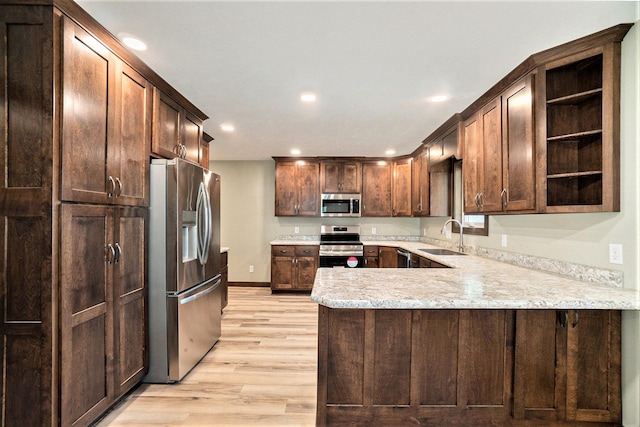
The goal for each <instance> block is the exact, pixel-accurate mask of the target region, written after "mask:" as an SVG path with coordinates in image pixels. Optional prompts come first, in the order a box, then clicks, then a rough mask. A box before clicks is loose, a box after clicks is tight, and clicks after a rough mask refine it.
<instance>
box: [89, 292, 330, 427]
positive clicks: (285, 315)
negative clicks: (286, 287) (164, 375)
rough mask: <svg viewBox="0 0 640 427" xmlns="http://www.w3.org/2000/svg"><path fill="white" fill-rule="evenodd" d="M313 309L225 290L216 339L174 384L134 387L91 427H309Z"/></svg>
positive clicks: (293, 300) (300, 299)
mask: <svg viewBox="0 0 640 427" xmlns="http://www.w3.org/2000/svg"><path fill="white" fill-rule="evenodd" d="M317 313H318V308H317V305H316V304H315V303H313V302H312V301H311V299H310V297H309V294H299V295H298V294H273V295H271V291H270V290H269V288H240V287H231V288H229V305H228V306H227V308H226V309H225V311H224V315H223V317H222V337H221V338H220V341H218V343H217V344H216V345H215V347H214V348H213V350H212V351H210V352H209V353H208V354H207V355H206V356H205V357H204V359H203V360H202V361H201V362H200V363H199V364H198V365H197V366H196V367H195V368H194V369H193V370H192V371H191V372H190V373H189V374H188V375H187V376H186V377H185V378H184V379H183V380H182V381H181V382H180V383H178V384H168V385H164V384H142V385H141V386H139V387H138V388H137V389H135V390H134V391H133V392H132V393H131V394H130V395H128V396H127V397H126V398H125V399H124V400H123V401H121V402H120V403H119V404H118V405H117V406H116V407H115V408H114V409H113V410H112V411H111V412H110V413H109V414H108V415H107V416H106V417H105V418H104V419H103V420H102V421H101V422H100V423H99V424H98V426H132V425H135V426H182V425H189V426H239V425H240V426H254V425H260V426H269V425H270V426H313V425H315V406H316V380H317V378H316V370H317V335H318V318H317Z"/></svg>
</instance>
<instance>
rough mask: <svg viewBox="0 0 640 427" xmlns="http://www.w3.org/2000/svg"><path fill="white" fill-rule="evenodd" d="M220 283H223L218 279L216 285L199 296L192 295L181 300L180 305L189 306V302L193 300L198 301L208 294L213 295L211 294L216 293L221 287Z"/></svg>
mask: <svg viewBox="0 0 640 427" xmlns="http://www.w3.org/2000/svg"><path fill="white" fill-rule="evenodd" d="M220 283H222V280H221V279H218V280H217V281H216V283H214V284H213V286H211V287H209V288H207V289H205V290H204V291H200V292H198V293H197V294H194V295H190V296H188V297H186V298H183V299H181V300H180V304H181V305H182V304H187V303H189V302H191V301H193V300H197V299H198V298H202V297H203V296H205V295H207V294H208V293H211V292H213V291H215V290H216V289H217V288H218V286H220Z"/></svg>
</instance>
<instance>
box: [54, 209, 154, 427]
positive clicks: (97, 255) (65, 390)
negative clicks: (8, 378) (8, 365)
mask: <svg viewBox="0 0 640 427" xmlns="http://www.w3.org/2000/svg"><path fill="white" fill-rule="evenodd" d="M61 218H62V219H61V221H62V230H61V231H62V233H61V245H60V246H61V259H60V309H61V310H60V313H61V322H60V345H61V349H60V351H61V357H62V360H64V361H65V363H63V364H62V365H61V371H60V378H61V380H60V387H61V393H62V395H63V396H73V398H65V399H61V402H60V403H61V408H60V410H61V418H60V421H61V424H63V425H71V424H74V423H79V424H87V423H88V422H89V421H90V420H94V419H95V418H96V417H98V416H99V415H100V414H101V413H102V412H104V411H105V410H106V409H107V408H108V407H109V406H110V405H111V404H113V403H114V402H115V400H116V399H117V398H119V397H120V396H121V395H122V394H123V393H124V392H126V391H128V390H129V389H130V388H131V387H132V386H133V385H135V384H137V382H139V381H140V380H141V379H142V376H143V374H144V369H145V354H146V353H145V347H146V345H145V343H146V333H145V329H146V323H145V291H146V290H145V285H144V284H145V274H146V272H145V240H144V239H145V220H146V209H142V208H111V207H107V206H97V205H71V204H63V205H62V207H61ZM78 260H82V262H78Z"/></svg>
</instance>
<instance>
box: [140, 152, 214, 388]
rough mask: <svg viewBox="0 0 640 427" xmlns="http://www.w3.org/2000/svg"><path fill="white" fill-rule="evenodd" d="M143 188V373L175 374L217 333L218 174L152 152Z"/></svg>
mask: <svg viewBox="0 0 640 427" xmlns="http://www.w3.org/2000/svg"><path fill="white" fill-rule="evenodd" d="M150 175H151V186H150V189H149V190H150V196H149V373H148V374H147V376H146V377H145V378H144V380H143V381H145V382H153V383H168V382H175V381H180V380H181V379H182V378H183V377H184V376H185V375H186V374H187V373H188V372H189V371H190V370H191V369H192V368H193V367H194V366H195V365H196V364H197V363H198V362H199V361H200V359H202V357H203V356H204V355H205V354H206V353H207V352H208V351H209V350H210V349H211V348H212V347H213V345H214V344H215V343H216V342H217V341H218V339H219V338H220V333H221V328H220V323H221V304H222V289H221V287H220V284H221V280H220V177H219V176H218V175H216V174H214V173H212V172H210V171H208V170H206V169H203V168H202V167H200V166H197V165H194V164H192V163H189V162H187V161H185V160H182V159H171V160H165V159H154V160H152V162H151V168H150Z"/></svg>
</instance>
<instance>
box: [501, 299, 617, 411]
mask: <svg viewBox="0 0 640 427" xmlns="http://www.w3.org/2000/svg"><path fill="white" fill-rule="evenodd" d="M516 322H517V325H518V327H517V335H516V364H515V379H514V418H516V419H521V420H544V421H549V422H551V421H556V420H569V421H582V422H606V423H617V424H619V423H620V422H621V384H620V381H621V379H620V312H619V311H603V310H560V311H554V310H519V311H517V313H516Z"/></svg>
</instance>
